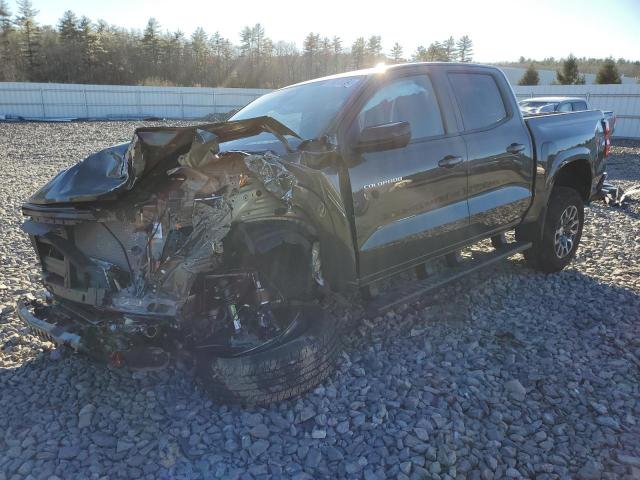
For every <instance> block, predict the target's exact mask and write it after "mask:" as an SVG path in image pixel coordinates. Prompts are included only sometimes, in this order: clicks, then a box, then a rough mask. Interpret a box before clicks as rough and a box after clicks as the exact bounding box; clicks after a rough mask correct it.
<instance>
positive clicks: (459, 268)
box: [366, 242, 531, 315]
mask: <svg viewBox="0 0 640 480" xmlns="http://www.w3.org/2000/svg"><path fill="white" fill-rule="evenodd" d="M528 248H531V242H514V243H508V244H506V245H505V246H504V247H502V248H499V249H495V250H492V251H490V252H474V253H473V258H472V259H470V260H464V261H462V262H461V263H460V264H458V265H456V266H453V267H450V268H448V269H447V270H446V271H444V272H442V273H439V274H434V275H433V276H430V277H427V278H426V279H424V280H418V281H416V282H414V283H413V284H411V285H409V286H407V285H406V284H405V283H404V282H403V285H401V286H400V287H396V288H392V289H390V290H389V291H386V292H383V293H382V294H381V295H380V297H379V298H375V299H373V300H372V301H370V302H368V303H367V305H366V308H367V311H368V313H369V314H374V315H375V314H381V313H383V312H385V311H386V310H389V309H390V308H393V307H396V306H398V305H402V304H403V303H408V302H410V301H412V300H415V299H416V298H418V297H420V296H421V295H424V294H425V293H427V292H430V291H432V290H435V289H437V288H440V287H442V286H443V285H446V284H447V283H450V282H452V281H454V280H457V279H459V278H461V277H464V276H465V275H467V274H469V273H471V272H475V271H476V270H479V269H481V268H483V267H487V266H489V265H492V264H494V263H496V262H498V261H500V260H504V259H506V258H508V257H510V256H512V255H515V254H516V253H520V252H522V251H523V250H527V249H528Z"/></svg>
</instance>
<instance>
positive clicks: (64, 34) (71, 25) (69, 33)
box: [58, 10, 80, 41]
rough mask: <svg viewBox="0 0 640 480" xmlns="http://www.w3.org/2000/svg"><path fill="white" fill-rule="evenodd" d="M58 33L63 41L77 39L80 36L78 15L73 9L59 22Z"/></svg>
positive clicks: (65, 13)
mask: <svg viewBox="0 0 640 480" xmlns="http://www.w3.org/2000/svg"><path fill="white" fill-rule="evenodd" d="M58 33H59V35H60V38H61V39H62V40H63V41H73V40H77V39H78V37H79V33H80V31H79V28H78V17H76V14H75V13H73V12H72V11H71V10H67V11H66V12H64V14H63V15H62V18H61V19H60V22H59V23H58Z"/></svg>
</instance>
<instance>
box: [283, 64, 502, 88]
mask: <svg viewBox="0 0 640 480" xmlns="http://www.w3.org/2000/svg"><path fill="white" fill-rule="evenodd" d="M420 65H425V66H426V65H428V66H433V67H437V66H447V67H451V66H457V67H468V68H490V69H493V70H497V71H499V72H502V70H500V69H499V68H498V67H495V66H493V65H485V64H480V63H468V62H408V63H399V64H392V65H386V64H380V65H378V66H375V67H371V68H363V69H361V70H352V71H350V72H343V73H336V74H334V75H327V76H326V77H319V78H313V79H311V80H305V81H304V82H299V83H295V84H292V85H288V86H287V87H284V88H289V87H293V86H297V85H304V84H306V83H313V82H320V81H323V80H332V79H336V78H348V77H356V76H372V75H377V74H380V73H383V72H386V71H389V70H405V69H411V68H413V67H416V66H420Z"/></svg>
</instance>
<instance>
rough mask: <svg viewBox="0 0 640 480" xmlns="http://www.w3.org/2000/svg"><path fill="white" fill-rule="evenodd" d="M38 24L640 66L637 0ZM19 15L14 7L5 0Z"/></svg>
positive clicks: (234, 5) (65, 5)
mask: <svg viewBox="0 0 640 480" xmlns="http://www.w3.org/2000/svg"><path fill="white" fill-rule="evenodd" d="M32 2H33V5H34V7H35V8H36V9H38V10H39V11H40V13H39V14H38V17H37V19H38V21H39V23H41V24H47V25H56V24H57V23H58V20H59V18H60V17H61V16H62V14H63V12H64V11H65V10H72V11H74V12H75V13H76V14H77V15H78V16H80V15H86V16H87V17H89V18H91V19H92V20H94V21H95V20H98V19H103V20H105V21H107V22H108V23H110V24H113V25H117V26H121V27H125V28H128V29H138V30H142V29H143V28H144V26H145V24H146V22H147V20H148V19H149V17H155V18H156V20H158V22H159V23H160V25H161V27H162V29H163V30H171V31H174V30H178V29H179V30H182V31H183V32H184V33H186V34H187V35H190V34H191V33H192V32H193V31H194V30H195V29H196V28H197V27H202V28H204V30H205V31H206V32H207V33H213V32H215V31H219V32H220V33H221V34H222V35H223V36H224V37H226V38H229V39H230V40H231V41H232V42H233V43H236V44H237V43H238V42H239V32H240V30H241V29H242V28H243V27H244V26H246V25H253V24H255V23H261V24H262V25H263V26H264V27H265V30H266V34H267V36H268V37H270V38H271V39H272V40H274V41H279V40H284V41H290V42H295V43H296V44H297V45H298V47H300V46H301V45H302V40H303V39H304V37H305V36H306V35H307V34H308V33H309V32H314V33H319V34H320V35H321V36H328V37H333V36H339V37H341V38H342V39H343V45H344V46H345V47H348V46H350V45H351V43H352V42H353V41H354V40H355V39H356V38H357V37H360V36H364V37H365V38H366V37H368V36H370V35H381V36H382V42H383V47H384V49H385V52H389V50H390V49H391V47H392V45H393V44H394V42H399V43H400V44H401V45H402V46H403V48H404V56H405V57H409V56H410V55H411V54H412V53H413V52H414V51H415V49H416V47H417V46H418V45H424V46H428V45H429V44H430V43H431V42H433V41H435V40H444V39H446V38H448V37H449V36H450V35H452V36H454V37H455V38H459V37H461V36H462V35H465V34H466V35H469V36H470V37H471V39H472V40H473V45H474V61H479V62H498V61H515V60H517V59H518V58H519V57H520V56H524V57H525V58H533V59H542V58H545V57H556V58H561V57H566V56H567V55H568V54H569V53H573V54H574V55H576V56H578V57H582V56H585V57H596V58H604V57H608V56H613V57H614V58H619V57H624V58H627V59H630V60H640V0H597V1H596V0H582V1H580V0H529V1H521V0H511V1H508V0H476V1H474V0H449V1H438V2H432V1H429V0H422V1H403V0H393V1H392V0H387V1H385V2H383V1H379V0H368V1H365V2H362V1H355V0H323V1H322V2H308V1H300V0H298V1H293V0H284V1H277V0H269V1H265V0H241V1H224V0H223V1H220V0H217V1H216V0H213V1H211V0H209V1H196V0H179V1H175V0H172V1H168V0H156V1H153V0H32ZM9 4H10V6H11V8H12V12H13V13H15V12H16V9H17V7H16V0H9Z"/></svg>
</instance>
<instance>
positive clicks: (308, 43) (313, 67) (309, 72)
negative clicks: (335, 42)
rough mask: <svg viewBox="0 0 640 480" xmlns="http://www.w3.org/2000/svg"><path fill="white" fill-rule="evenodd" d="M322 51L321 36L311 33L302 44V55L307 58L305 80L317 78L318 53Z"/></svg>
mask: <svg viewBox="0 0 640 480" xmlns="http://www.w3.org/2000/svg"><path fill="white" fill-rule="evenodd" d="M319 50H320V35H319V34H317V33H313V32H311V33H309V34H308V35H307V36H306V37H305V39H304V41H303V42H302V53H303V55H304V58H305V65H306V70H305V78H307V79H310V78H313V77H315V76H317V71H318V59H317V57H318V53H319Z"/></svg>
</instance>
